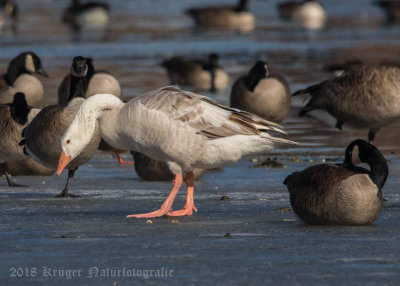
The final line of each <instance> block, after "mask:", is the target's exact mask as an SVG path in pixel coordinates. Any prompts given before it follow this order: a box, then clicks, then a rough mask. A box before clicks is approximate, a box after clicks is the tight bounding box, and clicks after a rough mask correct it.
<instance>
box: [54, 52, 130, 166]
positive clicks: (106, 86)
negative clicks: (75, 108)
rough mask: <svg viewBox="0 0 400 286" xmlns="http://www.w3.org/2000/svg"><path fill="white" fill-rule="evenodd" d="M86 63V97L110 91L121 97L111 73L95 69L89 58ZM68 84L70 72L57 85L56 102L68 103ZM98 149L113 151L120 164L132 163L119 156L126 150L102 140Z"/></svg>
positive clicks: (69, 83)
mask: <svg viewBox="0 0 400 286" xmlns="http://www.w3.org/2000/svg"><path fill="white" fill-rule="evenodd" d="M86 65H87V67H88V71H87V75H86V79H87V81H88V85H87V87H85V95H86V98H88V97H90V96H92V95H94V94H98V93H110V94H113V95H115V96H118V97H121V85H120V84H119V81H118V80H117V79H116V78H115V77H114V76H113V75H112V74H111V73H109V72H107V71H96V70H95V68H94V66H93V60H92V59H91V58H86ZM70 86H71V74H68V75H66V76H65V77H64V79H63V80H62V82H61V84H60V86H59V87H58V104H60V105H63V106H66V105H67V104H68V98H69V94H70ZM99 150H101V151H104V152H113V153H115V155H116V156H117V158H118V162H119V163H120V164H133V163H132V162H126V161H124V160H123V159H122V158H121V155H120V154H121V153H123V152H126V150H119V149H115V148H112V147H111V146H110V145H108V144H107V143H105V142H104V140H101V142H100V145H99Z"/></svg>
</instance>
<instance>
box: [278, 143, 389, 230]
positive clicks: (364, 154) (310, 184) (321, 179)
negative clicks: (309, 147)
mask: <svg viewBox="0 0 400 286" xmlns="http://www.w3.org/2000/svg"><path fill="white" fill-rule="evenodd" d="M361 162H364V163H367V164H368V165H369V167H370V169H371V170H370V171H368V170H366V169H364V168H361V167H357V166H355V165H357V164H359V163H361ZM387 176H388V165H387V162H386V160H385V157H384V156H383V155H382V153H381V152H379V150H378V149H376V148H375V147H374V146H373V145H371V144H369V143H367V142H365V141H363V140H359V139H358V140H355V141H353V142H352V143H350V145H349V146H348V147H347V149H346V152H345V159H344V162H343V164H341V165H328V164H320V165H315V166H312V167H309V168H307V169H305V170H303V171H301V172H294V173H293V174H291V175H289V176H288V177H287V178H286V179H285V181H284V182H283V183H284V184H285V185H286V186H287V188H288V191H289V193H290V203H291V205H292V208H293V210H294V212H295V213H296V214H297V215H298V216H299V217H300V218H301V219H302V220H303V221H304V222H305V223H307V224H319V225H325V224H336V225H362V224H369V223H372V222H373V221H374V220H375V219H376V218H377V217H378V215H379V213H380V211H381V209H382V202H383V196H382V188H383V186H384V184H385V182H386V178H387Z"/></svg>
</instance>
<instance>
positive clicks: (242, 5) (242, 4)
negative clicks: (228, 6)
mask: <svg viewBox="0 0 400 286" xmlns="http://www.w3.org/2000/svg"><path fill="white" fill-rule="evenodd" d="M248 2H249V1H248V0H240V1H239V3H238V5H237V6H236V8H235V11H236V12H246V11H248V8H247V4H248Z"/></svg>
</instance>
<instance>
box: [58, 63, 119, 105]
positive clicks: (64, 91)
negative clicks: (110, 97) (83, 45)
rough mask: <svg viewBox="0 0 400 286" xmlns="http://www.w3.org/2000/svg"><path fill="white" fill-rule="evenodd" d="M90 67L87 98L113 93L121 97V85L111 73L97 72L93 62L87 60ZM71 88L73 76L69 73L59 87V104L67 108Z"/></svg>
mask: <svg viewBox="0 0 400 286" xmlns="http://www.w3.org/2000/svg"><path fill="white" fill-rule="evenodd" d="M86 65H87V67H88V72H87V81H88V86H87V89H86V93H85V94H86V98H88V97H90V96H92V95H94V94H97V93H111V94H114V95H115V96H118V97H120V96H121V85H120V84H119V81H118V80H117V79H116V78H115V76H113V75H112V74H111V73H109V72H107V71H97V70H95V68H94V65H93V60H92V59H91V58H86ZM70 86H71V74H70V73H68V74H67V75H66V76H65V77H64V78H63V80H62V81H61V84H60V86H59V87H58V104H61V105H64V106H66V105H67V104H68V97H69V89H70Z"/></svg>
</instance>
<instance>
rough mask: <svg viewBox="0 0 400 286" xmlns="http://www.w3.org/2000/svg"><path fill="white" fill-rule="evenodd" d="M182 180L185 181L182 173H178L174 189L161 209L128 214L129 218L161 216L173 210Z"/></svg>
mask: <svg viewBox="0 0 400 286" xmlns="http://www.w3.org/2000/svg"><path fill="white" fill-rule="evenodd" d="M182 182H183V177H182V174H178V175H176V176H175V179H174V185H173V187H172V190H171V192H170V193H169V195H168V197H167V199H166V200H165V202H164V203H163V204H162V206H161V208H160V209H158V210H156V211H153V212H149V213H143V214H132V215H128V216H127V218H153V217H159V216H163V215H165V214H168V213H169V212H171V211H172V209H171V208H172V204H173V203H174V200H175V197H176V194H177V193H178V191H179V188H180V187H181V186H182Z"/></svg>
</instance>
